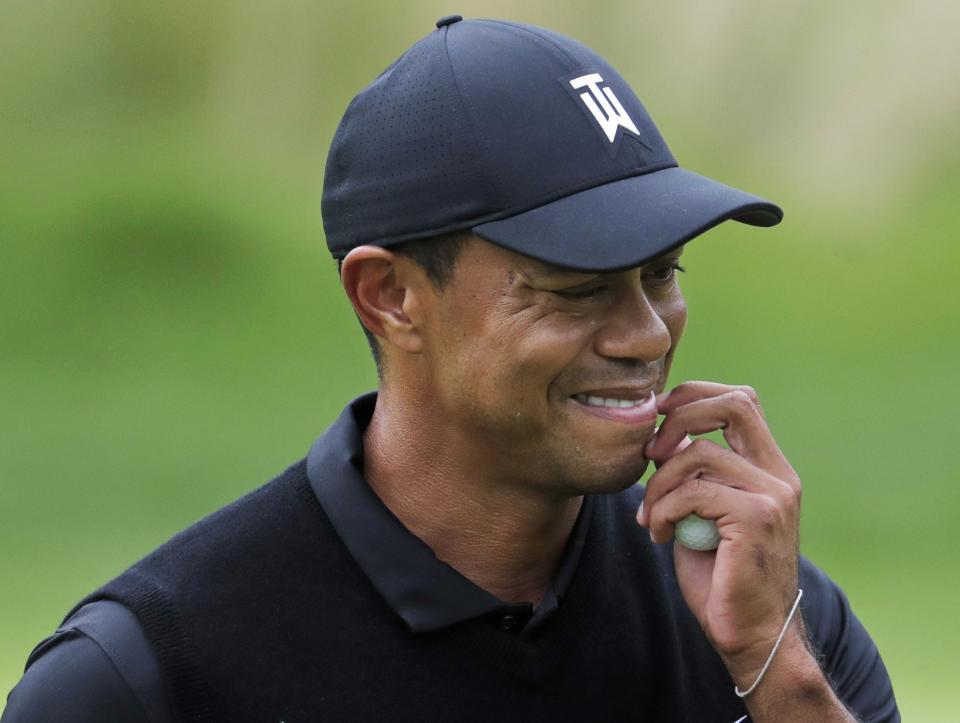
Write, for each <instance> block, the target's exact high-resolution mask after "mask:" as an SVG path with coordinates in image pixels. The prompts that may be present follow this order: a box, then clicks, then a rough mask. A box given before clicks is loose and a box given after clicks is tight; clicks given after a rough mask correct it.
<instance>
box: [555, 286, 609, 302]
mask: <svg viewBox="0 0 960 723" xmlns="http://www.w3.org/2000/svg"><path fill="white" fill-rule="evenodd" d="M606 288H607V287H606V286H603V285H597V286H585V287H578V286H574V287H573V288H570V289H557V290H556V291H554V292H553V293H555V294H557V295H559V296H562V297H563V298H564V299H573V300H574V301H585V300H587V299H593V298H594V297H597V296H600V295H601V294H602V293H603V292H604V291H605V290H606Z"/></svg>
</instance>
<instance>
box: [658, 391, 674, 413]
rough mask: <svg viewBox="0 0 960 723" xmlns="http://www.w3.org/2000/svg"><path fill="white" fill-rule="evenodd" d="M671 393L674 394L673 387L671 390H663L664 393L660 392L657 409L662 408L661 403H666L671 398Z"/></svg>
mask: <svg viewBox="0 0 960 723" xmlns="http://www.w3.org/2000/svg"><path fill="white" fill-rule="evenodd" d="M671 394H673V390H672V389H671V390H670V391H669V392H663V393H662V394H658V395H657V409H659V408H660V405H661V404H665V403H666V401H667V400H668V399H669V398H670V395H671Z"/></svg>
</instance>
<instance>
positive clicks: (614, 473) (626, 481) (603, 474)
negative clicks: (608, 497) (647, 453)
mask: <svg viewBox="0 0 960 723" xmlns="http://www.w3.org/2000/svg"><path fill="white" fill-rule="evenodd" d="M648 464H649V460H647V459H646V458H643V459H642V460H641V461H639V462H632V463H629V464H622V465H618V466H612V465H611V466H610V467H608V468H607V467H604V466H602V465H598V466H597V467H595V468H594V469H592V470H590V471H587V470H584V473H583V475H582V477H581V483H580V484H579V485H578V486H579V487H580V489H581V490H582V491H583V493H584V494H612V493H615V492H622V491H623V490H625V489H627V488H628V487H631V486H633V485H635V484H636V483H637V481H638V480H639V479H640V478H641V477H642V476H643V473H644V472H645V471H646V469H647V465H648Z"/></svg>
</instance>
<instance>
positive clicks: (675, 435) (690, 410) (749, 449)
mask: <svg viewBox="0 0 960 723" xmlns="http://www.w3.org/2000/svg"><path fill="white" fill-rule="evenodd" d="M702 384H705V385H706V384H707V383H706V382H704V383H702ZM709 386H710V390H709V391H717V389H718V388H724V389H726V390H727V391H725V392H723V393H721V394H716V395H714V396H709V397H705V398H698V399H694V400H693V401H689V402H687V403H685V404H680V405H677V406H674V404H673V402H674V397H673V393H671V394H670V396H669V397H668V400H667V401H668V403H669V404H668V405H664V406H665V407H669V408H670V410H669V411H668V412H667V413H666V418H665V419H664V421H663V424H661V425H660V429H659V430H658V431H657V434H656V437H655V438H654V439H653V441H652V443H651V444H649V445H648V446H647V449H646V450H645V454H646V456H647V457H648V458H649V459H651V460H653V461H654V462H662V461H664V460H666V459H669V458H670V457H671V456H672V455H673V454H674V453H675V450H676V448H677V445H679V444H680V443H681V442H682V440H683V439H684V437H686V436H687V435H689V434H706V433H708V432H713V431H716V430H718V429H720V430H722V431H723V438H724V440H725V441H726V442H727V444H728V445H730V449H732V450H733V451H734V452H736V453H737V454H739V455H742V456H743V457H745V458H746V459H748V460H750V461H751V462H753V463H754V464H755V465H757V466H758V467H760V468H762V469H765V470H767V471H769V472H771V473H773V474H775V475H777V476H780V477H783V478H784V479H795V477H796V475H795V473H794V471H793V468H792V467H790V464H789V463H788V462H787V460H786V458H785V457H784V456H783V453H782V452H781V451H780V448H779V447H778V446H777V443H776V440H775V439H774V438H773V435H772V434H771V432H770V429H769V427H768V426H767V423H766V420H765V419H764V416H763V412H762V410H761V409H760V405H759V404H758V403H757V402H756V400H755V396H756V395H755V393H754V394H753V395H751V394H750V393H748V392H746V391H744V390H743V389H742V388H739V387H736V388H735V387H724V386H723V385H709ZM677 389H680V387H677ZM751 391H752V390H751ZM687 393H689V392H684V394H687Z"/></svg>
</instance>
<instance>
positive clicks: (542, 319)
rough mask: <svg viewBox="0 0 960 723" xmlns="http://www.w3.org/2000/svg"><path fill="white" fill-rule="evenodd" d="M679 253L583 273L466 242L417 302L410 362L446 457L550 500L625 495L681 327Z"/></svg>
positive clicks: (642, 463)
mask: <svg viewBox="0 0 960 723" xmlns="http://www.w3.org/2000/svg"><path fill="white" fill-rule="evenodd" d="M681 251H682V249H677V250H675V251H672V252H670V253H668V254H665V255H663V256H661V257H658V258H657V259H655V260H653V261H650V262H648V263H646V264H644V265H643V266H642V267H638V268H634V269H630V270H627V271H622V272H615V273H605V274H590V273H580V272H571V271H567V270H563V269H560V268H556V267H552V266H549V265H546V264H543V263H541V262H538V261H534V260H532V259H529V258H527V257H524V256H520V255H518V254H515V253H512V252H510V251H507V250H504V249H501V248H499V247H497V246H494V245H493V244H490V243H487V242H485V241H482V240H480V239H475V240H473V241H471V242H470V243H468V244H467V246H466V247H465V248H464V250H463V251H462V252H461V255H460V257H459V258H458V260H457V264H456V267H455V275H454V278H453V280H452V281H451V282H450V283H449V284H448V285H446V286H445V287H443V289H442V290H440V291H436V292H435V295H434V296H433V297H432V298H430V299H429V302H430V303H429V304H428V307H429V309H428V319H429V322H428V329H427V334H426V337H425V341H426V344H425V349H424V353H423V357H422V360H423V364H424V367H423V373H424V374H426V375H427V377H428V379H427V381H428V384H429V388H430V389H431V390H432V392H433V393H435V394H436V398H435V400H431V404H434V402H435V406H434V407H433V411H434V413H435V414H436V415H438V416H437V418H436V420H435V421H436V422H438V423H439V424H441V425H443V428H445V429H446V430H448V431H449V432H453V434H452V439H453V440H454V441H453V444H455V445H456V446H458V447H459V448H460V449H458V450H450V451H456V452H457V453H459V454H464V455H466V456H467V458H468V459H470V460H472V464H474V465H475V468H476V469H477V471H478V473H481V471H482V473H483V474H486V475H488V477H489V478H493V479H499V480H502V481H505V482H508V483H509V484H512V485H517V484H521V485H535V486H537V487H538V488H547V489H553V490H557V491H558V492H559V493H561V494H570V493H575V494H579V493H583V492H602V491H612V490H617V489H622V488H624V487H626V486H629V485H630V484H632V483H634V482H635V481H636V480H637V479H638V478H639V477H640V475H641V474H642V473H643V470H644V468H645V467H646V463H647V461H646V459H645V458H644V456H643V448H644V445H645V443H646V442H647V440H648V439H649V437H650V435H651V434H652V433H653V430H654V427H655V422H656V408H655V405H654V402H653V398H652V395H653V394H654V393H656V392H660V391H662V390H663V387H664V384H665V382H666V378H667V373H668V371H669V368H670V363H671V360H672V358H673V353H674V350H675V349H676V345H677V342H678V341H679V339H680V336H681V334H682V333H683V330H684V326H685V325H686V317H687V310H686V305H685V303H684V301H683V297H682V295H681V293H680V289H679V287H678V285H677V280H676V276H677V273H676V267H677V259H678V258H679V256H680V253H681ZM445 436H446V435H445Z"/></svg>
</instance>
